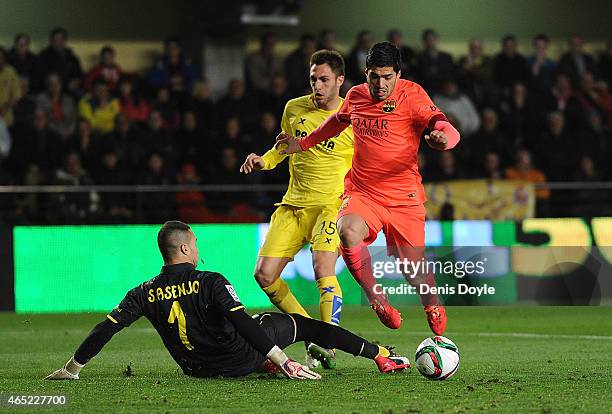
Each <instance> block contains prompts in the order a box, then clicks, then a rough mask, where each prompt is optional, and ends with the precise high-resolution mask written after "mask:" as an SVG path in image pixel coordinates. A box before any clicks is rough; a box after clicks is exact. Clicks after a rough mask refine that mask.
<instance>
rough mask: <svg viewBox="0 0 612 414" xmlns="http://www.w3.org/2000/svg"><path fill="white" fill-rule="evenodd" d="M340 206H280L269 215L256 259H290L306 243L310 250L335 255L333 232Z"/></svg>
mask: <svg viewBox="0 0 612 414" xmlns="http://www.w3.org/2000/svg"><path fill="white" fill-rule="evenodd" d="M340 203H341V201H340V200H339V201H338V203H337V204H334V205H329V206H316V207H294V206H289V205H284V204H281V205H280V206H279V207H278V208H277V209H276V211H275V212H274V214H272V218H271V219H270V227H269V228H268V234H267V235H266V241H265V242H264V244H263V246H261V248H260V249H259V255H260V256H266V257H288V258H291V259H293V257H294V256H295V255H296V254H297V252H299V251H300V250H301V249H302V247H304V245H305V244H306V243H310V248H311V250H315V251H324V252H336V251H337V250H338V246H340V238H339V237H338V230H337V229H336V219H337V217H338V208H339V206H340Z"/></svg>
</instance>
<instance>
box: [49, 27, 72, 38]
mask: <svg viewBox="0 0 612 414" xmlns="http://www.w3.org/2000/svg"><path fill="white" fill-rule="evenodd" d="M58 34H61V35H63V36H64V37H68V32H67V31H66V29H64V28H63V27H56V28H55V29H53V30H51V33H49V38H50V39H52V38H54V37H55V35H58Z"/></svg>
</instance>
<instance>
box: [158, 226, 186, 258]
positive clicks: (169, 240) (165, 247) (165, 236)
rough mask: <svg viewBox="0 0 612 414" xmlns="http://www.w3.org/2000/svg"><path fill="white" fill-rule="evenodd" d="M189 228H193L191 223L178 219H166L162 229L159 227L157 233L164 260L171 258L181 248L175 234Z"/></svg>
mask: <svg viewBox="0 0 612 414" xmlns="http://www.w3.org/2000/svg"><path fill="white" fill-rule="evenodd" d="M189 230H191V227H189V224H187V223H183V222H182V221H178V220H171V221H166V222H165V223H164V225H163V226H162V227H161V229H159V233H157V246H158V247H159V252H160V253H161V255H162V258H163V259H164V262H167V261H169V260H171V259H172V257H173V256H174V252H175V251H176V249H178V248H179V246H177V245H176V243H175V237H174V235H175V234H176V233H178V232H186V231H189Z"/></svg>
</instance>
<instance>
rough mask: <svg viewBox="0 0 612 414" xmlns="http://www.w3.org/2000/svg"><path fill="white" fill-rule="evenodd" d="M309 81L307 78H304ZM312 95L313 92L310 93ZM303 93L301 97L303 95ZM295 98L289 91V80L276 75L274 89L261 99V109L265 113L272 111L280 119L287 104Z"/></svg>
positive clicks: (273, 82) (273, 79) (273, 81)
mask: <svg viewBox="0 0 612 414" xmlns="http://www.w3.org/2000/svg"><path fill="white" fill-rule="evenodd" d="M303 78H304V79H307V78H308V77H307V76H303ZM310 93H312V91H311V92H310ZM303 94H304V93H303V91H302V92H301V93H300V95H303ZM292 97H293V96H292V95H291V93H290V92H289V90H288V89H287V80H286V79H285V77H284V76H283V75H275V76H274V77H273V78H272V87H271V88H270V90H269V91H268V92H267V93H264V94H262V95H261V97H260V99H259V100H260V102H261V107H262V110H263V111H270V112H272V113H273V114H274V115H275V116H276V117H278V118H280V117H281V116H282V115H283V111H284V109H285V104H287V101H288V100H290V99H291V98H292Z"/></svg>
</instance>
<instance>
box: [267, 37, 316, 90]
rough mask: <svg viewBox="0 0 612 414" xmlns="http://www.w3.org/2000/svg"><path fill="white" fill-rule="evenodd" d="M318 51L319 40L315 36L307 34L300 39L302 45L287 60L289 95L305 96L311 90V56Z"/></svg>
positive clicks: (286, 71)
mask: <svg viewBox="0 0 612 414" xmlns="http://www.w3.org/2000/svg"><path fill="white" fill-rule="evenodd" d="M316 50H317V40H316V38H315V37H314V35H313V34H310V33H306V34H303V35H302V36H301V37H300V44H299V46H298V48H297V49H295V50H294V51H293V52H291V54H289V56H287V58H286V59H285V76H286V78H287V82H288V83H289V88H288V90H289V93H291V94H292V95H293V96H297V95H303V94H304V93H307V92H306V91H308V90H310V84H309V82H308V74H309V73H310V66H309V62H310V56H312V54H313V53H314V52H315V51H316ZM272 83H273V81H272Z"/></svg>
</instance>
